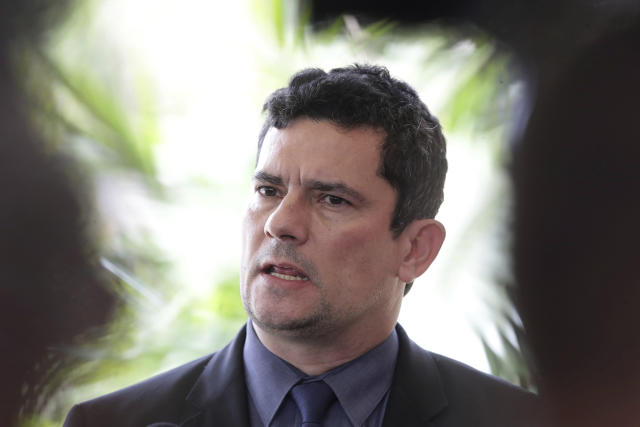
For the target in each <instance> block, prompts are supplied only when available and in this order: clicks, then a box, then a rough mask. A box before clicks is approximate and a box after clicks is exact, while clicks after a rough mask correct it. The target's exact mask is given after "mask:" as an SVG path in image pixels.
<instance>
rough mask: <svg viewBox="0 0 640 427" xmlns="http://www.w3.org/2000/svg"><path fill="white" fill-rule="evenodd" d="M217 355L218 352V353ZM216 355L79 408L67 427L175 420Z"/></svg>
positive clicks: (67, 423) (84, 403)
mask: <svg viewBox="0 0 640 427" xmlns="http://www.w3.org/2000/svg"><path fill="white" fill-rule="evenodd" d="M214 354H215V353H214ZM212 356H213V354H210V355H208V356H204V357H201V358H199V359H196V360H193V361H191V362H189V363H186V364H184V365H181V366H178V367H177V368H174V369H171V370H169V371H167V372H164V373H161V374H158V375H156V376H153V377H151V378H149V379H147V380H144V381H141V382H139V383H136V384H134V385H131V386H129V387H126V388H123V389H121V390H118V391H115V392H112V393H109V394H106V395H104V396H101V397H98V398H95V399H92V400H88V401H86V402H83V403H80V404H78V405H75V406H74V407H73V408H72V409H71V411H70V412H69V414H68V415H67V419H66V420H65V423H64V427H80V426H91V427H94V426H96V427H99V426H114V425H118V426H129V425H131V426H134V425H135V426H145V425H147V424H151V423H153V422H156V421H158V420H164V421H166V420H171V419H175V420H176V422H177V421H178V418H179V417H180V414H181V413H182V412H183V409H184V405H185V403H186V402H185V396H187V394H188V393H189V391H190V390H191V388H192V387H193V385H194V383H195V382H196V380H197V379H198V377H199V376H200V375H201V374H202V371H203V370H204V368H205V366H206V365H207V363H208V362H209V361H210V360H211V358H212Z"/></svg>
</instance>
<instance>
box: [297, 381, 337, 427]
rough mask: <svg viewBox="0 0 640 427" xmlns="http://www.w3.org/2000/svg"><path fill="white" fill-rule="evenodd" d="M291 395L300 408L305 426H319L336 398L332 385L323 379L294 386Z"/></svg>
mask: <svg viewBox="0 0 640 427" xmlns="http://www.w3.org/2000/svg"><path fill="white" fill-rule="evenodd" d="M291 397H293V400H294V401H295V402H296V405H298V409H300V413H301V414H302V426H303V427H319V426H320V423H321V421H322V418H323V417H324V414H325V412H327V409H328V408H329V406H330V405H331V403H332V402H333V401H334V400H335V398H336V396H335V394H333V390H331V387H329V386H328V385H327V383H325V382H324V381H322V380H319V381H313V382H308V383H301V384H298V385H296V386H294V387H293V388H292V389H291Z"/></svg>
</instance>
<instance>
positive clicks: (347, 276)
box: [329, 227, 391, 282]
mask: <svg viewBox="0 0 640 427" xmlns="http://www.w3.org/2000/svg"><path fill="white" fill-rule="evenodd" d="M384 232H385V231H384V230H380V229H372V228H369V227H358V228H355V229H352V230H349V231H346V232H341V233H339V238H336V239H334V241H333V242H332V245H330V248H329V251H330V252H329V256H330V262H329V268H332V266H333V268H332V271H334V274H339V275H341V276H342V280H343V281H346V282H361V281H363V280H364V281H367V280H372V279H374V280H375V279H379V278H380V276H382V275H387V274H389V272H390V271H391V265H390V264H391V262H390V261H391V254H390V253H389V251H390V249H391V246H390V238H387V237H386V236H385V235H384Z"/></svg>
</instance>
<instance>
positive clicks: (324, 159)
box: [256, 118, 385, 176]
mask: <svg viewBox="0 0 640 427" xmlns="http://www.w3.org/2000/svg"><path fill="white" fill-rule="evenodd" d="M384 136H385V134H384V132H383V131H382V130H377V129H374V128H372V127H366V126H362V127H357V128H354V129H345V128H342V127H340V126H338V125H336V124H334V123H332V122H330V121H328V120H312V119H308V118H299V119H296V120H294V121H292V122H291V123H289V125H288V126H287V127H286V128H282V129H276V128H274V127H272V128H270V129H269V130H268V131H267V133H266V135H265V138H264V141H263V144H262V149H261V151H260V156H259V158H258V164H257V167H256V169H257V170H263V169H265V168H266V169H271V168H275V169H278V168H283V167H285V166H294V167H295V166H297V167H300V168H303V169H305V170H306V171H308V172H314V173H316V174H318V173H319V174H331V173H344V172H347V171H349V170H351V171H352V172H355V171H359V172H367V173H368V175H375V176H377V172H378V169H379V165H380V153H381V149H382V144H383V142H384Z"/></svg>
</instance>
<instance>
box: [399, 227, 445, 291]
mask: <svg viewBox="0 0 640 427" xmlns="http://www.w3.org/2000/svg"><path fill="white" fill-rule="evenodd" d="M445 234H446V233H445V229H444V226H443V225H442V224H441V223H440V222H438V221H436V220H435V219H420V220H415V221H413V222H412V223H411V224H409V225H408V226H407V228H405V229H404V231H403V232H402V234H401V235H400V237H399V238H401V239H405V248H406V250H405V251H404V254H403V255H404V258H403V259H402V261H401V264H400V268H399V270H398V278H399V279H400V280H401V281H402V282H404V283H410V282H413V280H415V279H416V278H417V277H419V276H421V275H422V273H424V272H425V271H427V268H429V266H430V265H431V263H432V262H433V260H434V259H435V258H436V255H438V252H439V251H440V248H441V247H442V243H443V242H444V238H445Z"/></svg>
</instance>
